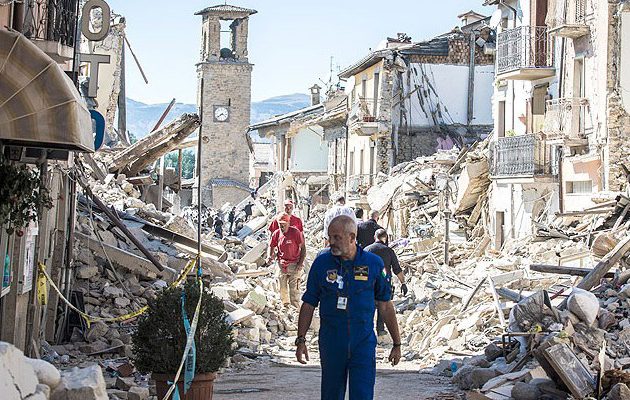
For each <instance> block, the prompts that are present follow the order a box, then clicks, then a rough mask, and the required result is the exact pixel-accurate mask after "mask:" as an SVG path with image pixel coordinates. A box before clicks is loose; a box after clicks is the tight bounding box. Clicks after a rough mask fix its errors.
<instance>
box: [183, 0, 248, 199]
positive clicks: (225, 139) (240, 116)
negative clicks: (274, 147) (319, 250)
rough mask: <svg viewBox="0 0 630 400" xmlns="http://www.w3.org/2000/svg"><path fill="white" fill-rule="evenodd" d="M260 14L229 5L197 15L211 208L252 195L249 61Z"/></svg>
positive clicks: (204, 168) (204, 170) (205, 187)
mask: <svg viewBox="0 0 630 400" xmlns="http://www.w3.org/2000/svg"><path fill="white" fill-rule="evenodd" d="M255 13H256V10H250V9H247V8H242V7H236V6H232V5H228V4H225V5H216V6H212V7H208V8H205V9H203V10H201V11H199V12H196V13H195V15H201V17H202V18H203V20H202V29H201V32H202V37H201V61H200V62H199V63H198V64H197V75H198V78H199V86H198V100H197V101H198V104H200V105H201V107H202V109H203V116H202V125H201V140H202V154H201V160H200V162H201V201H202V203H203V204H204V205H206V206H209V207H215V208H219V207H221V206H222V205H223V204H224V203H226V202H230V203H232V204H236V203H238V202H240V201H241V200H243V199H244V198H245V197H247V196H248V195H249V186H248V182H249V147H248V144H247V138H246V135H247V128H248V126H249V123H250V121H249V116H250V107H251V76H252V66H253V65H252V64H250V63H249V60H248V59H247V25H248V22H249V16H250V15H252V14H255ZM222 26H223V29H222ZM194 201H195V202H196V197H195V200H194Z"/></svg>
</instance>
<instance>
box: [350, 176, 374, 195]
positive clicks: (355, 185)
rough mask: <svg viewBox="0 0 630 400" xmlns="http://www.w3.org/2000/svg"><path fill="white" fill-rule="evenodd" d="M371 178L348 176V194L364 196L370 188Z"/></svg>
mask: <svg viewBox="0 0 630 400" xmlns="http://www.w3.org/2000/svg"><path fill="white" fill-rule="evenodd" d="M372 181H373V177H372V176H371V175H370V174H356V175H350V176H348V181H347V183H348V186H347V189H348V194H349V195H364V194H367V191H368V189H369V188H370V187H371V186H372Z"/></svg>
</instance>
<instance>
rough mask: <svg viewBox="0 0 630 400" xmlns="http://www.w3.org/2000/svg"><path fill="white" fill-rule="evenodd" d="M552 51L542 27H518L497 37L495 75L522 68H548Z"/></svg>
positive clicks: (551, 58)
mask: <svg viewBox="0 0 630 400" xmlns="http://www.w3.org/2000/svg"><path fill="white" fill-rule="evenodd" d="M552 66H553V51H552V49H551V42H550V40H549V35H548V33H547V27H544V26H520V27H516V28H513V29H508V30H505V31H503V32H501V33H499V35H498V37H497V74H502V73H506V72H510V71H515V70H518V69H524V68H550V67H552Z"/></svg>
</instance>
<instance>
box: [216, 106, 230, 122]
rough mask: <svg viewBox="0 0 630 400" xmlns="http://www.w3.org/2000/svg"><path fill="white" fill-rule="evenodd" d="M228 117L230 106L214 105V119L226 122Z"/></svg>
mask: <svg viewBox="0 0 630 400" xmlns="http://www.w3.org/2000/svg"><path fill="white" fill-rule="evenodd" d="M229 119H230V108H229V107H226V106H214V121H215V122H227V121H229Z"/></svg>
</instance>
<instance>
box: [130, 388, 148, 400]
mask: <svg viewBox="0 0 630 400" xmlns="http://www.w3.org/2000/svg"><path fill="white" fill-rule="evenodd" d="M127 399H129V400H148V399H149V388H147V387H142V386H134V387H132V388H131V389H129V392H128V393H127Z"/></svg>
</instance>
